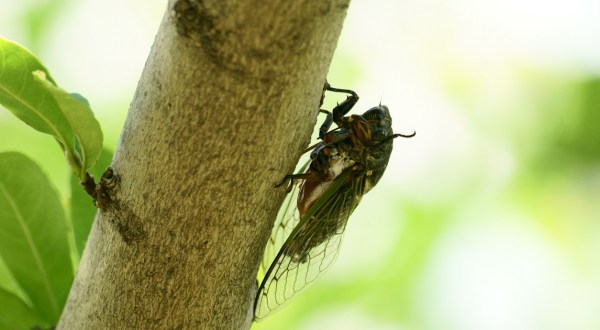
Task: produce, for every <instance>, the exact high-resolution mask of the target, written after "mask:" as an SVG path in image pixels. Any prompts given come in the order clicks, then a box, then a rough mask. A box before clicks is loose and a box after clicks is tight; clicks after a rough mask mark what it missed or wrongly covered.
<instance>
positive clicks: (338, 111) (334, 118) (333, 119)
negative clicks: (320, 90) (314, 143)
mask: <svg viewBox="0 0 600 330" xmlns="http://www.w3.org/2000/svg"><path fill="white" fill-rule="evenodd" d="M325 89H326V90H328V91H330V92H338V93H346V94H349V95H348V97H347V98H346V99H345V100H344V101H343V102H342V103H340V104H338V105H337V106H336V107H335V108H333V112H329V111H326V110H319V111H320V112H321V113H326V114H327V118H326V119H325V122H323V124H322V125H321V127H320V128H319V138H320V139H321V140H322V139H323V138H324V137H325V135H326V134H327V132H329V129H330V128H331V124H332V123H336V125H338V126H339V127H345V128H349V127H348V123H347V120H346V119H345V118H344V116H345V115H346V114H347V113H348V112H350V110H351V109H352V108H353V107H354V105H355V104H356V102H358V94H356V93H355V92H354V91H352V90H349V89H340V88H335V87H331V86H330V85H329V84H327V85H326V86H325Z"/></svg>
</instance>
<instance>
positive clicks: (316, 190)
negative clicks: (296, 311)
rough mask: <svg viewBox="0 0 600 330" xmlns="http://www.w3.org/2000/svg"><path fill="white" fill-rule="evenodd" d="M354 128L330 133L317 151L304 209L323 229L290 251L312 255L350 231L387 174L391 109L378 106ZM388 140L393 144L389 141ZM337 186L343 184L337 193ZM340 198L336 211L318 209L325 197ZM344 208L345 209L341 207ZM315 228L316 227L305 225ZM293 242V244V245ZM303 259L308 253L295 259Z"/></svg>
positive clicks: (302, 194) (302, 193) (304, 188)
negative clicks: (349, 220)
mask: <svg viewBox="0 0 600 330" xmlns="http://www.w3.org/2000/svg"><path fill="white" fill-rule="evenodd" d="M348 118H353V119H352V120H350V121H349V124H348V127H342V128H340V129H336V130H333V131H330V132H328V133H327V134H326V135H325V136H324V137H323V141H321V143H319V144H318V145H317V146H316V147H315V149H314V150H313V151H312V153H311V163H310V166H309V167H308V169H307V170H306V173H305V174H306V175H305V178H304V180H303V181H302V182H301V183H300V188H299V194H298V210H299V212H300V215H301V216H305V215H308V216H310V218H309V220H308V221H309V222H310V221H319V226H318V228H319V230H318V231H314V232H310V233H308V232H307V233H303V232H299V233H298V235H312V239H311V240H297V241H296V242H297V244H308V245H309V246H298V247H297V248H296V247H295V248H291V249H289V250H288V251H290V253H292V252H298V251H310V249H312V248H313V247H316V246H318V245H320V244H322V243H323V242H325V241H326V240H327V239H328V238H329V237H331V236H332V235H334V234H336V233H337V234H339V233H341V232H342V231H343V230H344V227H345V225H346V221H340V219H347V218H348V217H349V215H350V214H351V213H352V211H353V210H354V208H355V207H356V205H357V204H358V202H359V201H360V199H361V198H362V196H363V195H364V194H365V193H367V192H368V191H369V190H370V189H371V188H373V187H374V186H375V185H376V184H377V182H378V181H379V179H381V176H382V175H383V172H384V171H385V168H386V166H387V163H388V161H389V158H390V154H391V152H392V139H388V137H389V136H391V135H392V134H393V131H392V128H391V125H392V120H391V117H390V114H389V111H388V109H387V107H385V106H378V107H375V108H372V109H370V110H368V111H367V112H365V113H364V114H363V115H362V116H357V115H353V116H352V117H348ZM386 139H388V140H386ZM333 185H339V186H337V187H336V188H335V191H332V186H333ZM331 193H333V194H336V196H339V198H341V199H343V200H337V202H336V203H332V205H336V208H335V209H328V208H327V205H324V206H323V205H319V208H318V209H319V210H320V212H318V213H314V214H312V213H311V210H312V208H313V207H314V206H315V204H316V203H318V202H319V199H320V198H321V197H322V196H323V195H324V194H331ZM340 205H341V206H340ZM304 228H306V229H309V228H315V226H304V227H303V229H300V230H304ZM292 244H293V243H292ZM293 258H294V259H295V260H297V261H301V262H304V261H306V260H305V258H306V253H297V254H295V255H293Z"/></svg>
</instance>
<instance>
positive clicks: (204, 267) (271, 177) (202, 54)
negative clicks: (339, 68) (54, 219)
mask: <svg viewBox="0 0 600 330" xmlns="http://www.w3.org/2000/svg"><path fill="white" fill-rule="evenodd" d="M348 2H349V0H331V1H324V0H269V1H252V0H243V1H233V0H228V1H223V0H212V1H208V0H206V1H200V0H171V1H170V3H169V6H168V10H167V12H166V14H165V18H164V19H163V22H162V24H161V26H160V29H159V32H158V34H157V36H156V40H155V43H154V46H153V48H152V51H151V53H150V56H149V59H148V61H147V63H146V67H145V69H144V72H143V75H142V77H141V80H140V82H139V85H138V89H137V92H136V95H135V98H134V100H133V103H132V105H131V109H130V111H129V114H128V117H127V121H126V123H125V127H124V129H123V132H122V134H121V140H120V143H119V146H118V148H117V150H116V154H115V158H114V160H113V168H114V172H115V174H116V175H117V176H118V177H119V180H120V181H119V182H118V184H117V185H116V187H115V188H114V191H113V202H112V205H109V207H108V208H107V209H106V210H104V211H100V212H99V213H98V216H97V217H96V221H95V223H94V227H93V229H92V232H91V234H90V237H89V240H88V243H87V247H86V249H85V252H84V254H83V258H82V261H81V266H80V268H79V271H78V273H77V276H76V280H75V283H74V285H73V288H72V290H71V293H70V296H69V300H68V302H67V305H66V307H65V310H64V313H63V316H62V318H61V321H60V323H59V328H61V329H126V328H127V329H156V328H160V329H183V328H185V329H245V328H249V327H250V325H251V322H252V315H253V312H252V311H253V299H254V295H255V294H256V277H255V276H256V271H257V268H258V265H259V262H260V259H261V257H262V252H263V248H264V245H265V243H266V241H267V238H268V236H269V233H270V230H271V227H272V223H273V220H274V218H275V216H276V213H277V209H278V207H279V204H280V202H281V200H282V198H283V197H284V195H285V188H283V187H282V188H279V189H275V188H274V185H275V183H277V182H278V181H280V180H281V179H282V178H283V176H284V175H285V174H286V173H288V172H290V171H292V170H293V168H294V165H295V163H296V161H297V159H298V157H299V156H300V154H301V152H302V149H303V148H304V147H306V145H307V144H308V143H309V138H310V134H311V132H312V129H313V126H314V123H315V120H316V116H317V108H318V105H319V100H320V96H321V89H322V86H323V83H324V82H325V77H326V72H327V69H328V67H329V64H330V61H331V58H332V56H333V52H334V49H335V45H336V43H337V39H338V36H339V34H340V31H341V27H342V22H343V18H344V17H345V14H346V9H347V7H348ZM124 33H126V31H124Z"/></svg>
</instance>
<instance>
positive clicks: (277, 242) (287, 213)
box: [258, 160, 310, 281]
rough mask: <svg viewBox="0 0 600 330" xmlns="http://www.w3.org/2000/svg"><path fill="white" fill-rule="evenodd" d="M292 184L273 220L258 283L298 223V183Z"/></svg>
mask: <svg viewBox="0 0 600 330" xmlns="http://www.w3.org/2000/svg"><path fill="white" fill-rule="evenodd" d="M309 164H310V160H309V161H307V162H306V163H305V164H304V165H303V166H302V167H301V168H300V169H299V170H298V171H297V173H304V171H305V170H306V168H307V167H308V165H309ZM292 184H293V186H292V190H291V191H290V192H289V193H288V194H287V196H286V197H285V199H284V201H283V204H281V208H280V209H279V212H278V213H277V218H276V219H275V224H274V225H273V230H272V231H271V236H270V237H269V241H268V242H267V246H266V247H265V252H264V256H263V260H262V263H261V264H260V270H259V273H258V275H259V276H258V277H259V280H260V281H262V280H263V278H264V275H265V274H266V272H267V270H268V269H269V266H270V265H271V263H273V260H275V256H277V252H279V250H280V249H281V247H282V246H283V243H285V240H286V239H287V238H288V237H289V236H290V234H291V233H292V230H294V227H296V225H298V222H299V221H300V215H299V214H298V208H297V206H296V205H297V201H298V182H293V183H292Z"/></svg>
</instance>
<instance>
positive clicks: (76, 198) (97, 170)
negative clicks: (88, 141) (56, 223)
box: [71, 149, 113, 257]
mask: <svg viewBox="0 0 600 330" xmlns="http://www.w3.org/2000/svg"><path fill="white" fill-rule="evenodd" d="M112 156H113V153H112V151H108V150H107V149H102V153H101V154H100V158H98V161H97V162H96V165H95V166H94V167H93V168H92V169H91V170H90V174H91V175H93V176H94V178H96V181H98V180H99V178H100V177H101V176H102V174H103V173H104V171H105V170H106V168H107V167H108V166H109V165H110V162H111V161H112ZM97 210H98V209H97V208H96V207H95V206H94V201H93V200H92V198H91V197H90V196H89V195H88V194H87V193H86V192H85V191H84V190H83V188H82V187H81V185H80V184H79V181H78V180H76V179H75V177H71V226H72V227H73V236H74V238H75V248H76V250H77V257H81V254H82V253H83V248H84V247H85V243H86V242H87V238H88V235H89V233H90V230H91V229H92V223H93V222H94V217H95V216H96V211H97Z"/></svg>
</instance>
